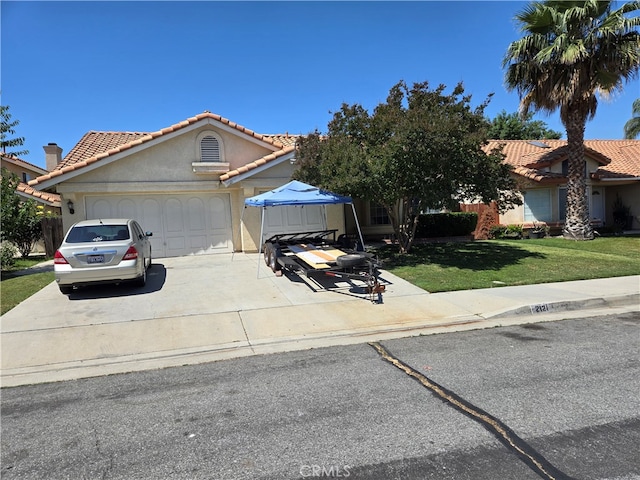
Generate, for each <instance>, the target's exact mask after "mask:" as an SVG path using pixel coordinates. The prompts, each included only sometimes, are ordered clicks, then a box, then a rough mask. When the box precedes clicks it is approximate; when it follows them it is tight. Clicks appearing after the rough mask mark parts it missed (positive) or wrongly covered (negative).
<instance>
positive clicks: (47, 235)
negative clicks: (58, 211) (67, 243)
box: [40, 217, 64, 257]
mask: <svg viewBox="0 0 640 480" xmlns="http://www.w3.org/2000/svg"><path fill="white" fill-rule="evenodd" d="M40 224H41V225H42V235H43V242H44V250H45V253H46V255H47V257H53V255H54V254H55V253H56V250H57V249H58V247H59V246H60V244H61V243H62V240H63V238H64V232H63V231H62V217H48V218H43V219H42V220H41V222H40Z"/></svg>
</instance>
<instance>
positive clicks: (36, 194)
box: [16, 182, 61, 207]
mask: <svg viewBox="0 0 640 480" xmlns="http://www.w3.org/2000/svg"><path fill="white" fill-rule="evenodd" d="M16 190H17V191H18V192H21V193H23V194H25V195H27V196H29V197H33V199H34V200H36V201H38V200H39V201H41V202H44V203H48V204H49V205H51V206H53V207H59V206H60V205H61V203H60V195H58V194H57V193H49V192H42V191H40V190H36V189H35V188H32V187H30V186H29V185H27V184H26V183H23V182H20V183H19V184H18V187H17V188H16Z"/></svg>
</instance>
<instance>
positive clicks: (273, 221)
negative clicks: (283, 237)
mask: <svg viewBox="0 0 640 480" xmlns="http://www.w3.org/2000/svg"><path fill="white" fill-rule="evenodd" d="M323 208H324V207H323V206H319V205H306V206H304V207H300V206H286V207H271V208H267V209H266V210H265V216H264V238H263V240H266V239H267V238H269V237H271V236H272V235H275V234H278V233H295V232H308V231H314V230H323V229H324V228H326V227H325V226H324V225H325V222H324V215H323Z"/></svg>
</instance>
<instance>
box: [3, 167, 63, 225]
mask: <svg viewBox="0 0 640 480" xmlns="http://www.w3.org/2000/svg"><path fill="white" fill-rule="evenodd" d="M0 166H1V167H2V168H6V169H7V170H8V171H9V172H11V173H13V174H15V175H16V176H17V177H18V179H19V180H20V183H19V184H18V188H16V193H17V194H18V195H19V196H20V197H22V198H24V199H31V200H34V201H35V202H36V203H37V204H38V205H42V206H43V207H44V208H45V209H46V210H48V211H52V212H54V213H59V212H60V195H58V194H56V193H50V192H44V191H41V190H36V189H35V188H33V187H30V186H29V185H28V184H27V182H29V181H30V180H32V179H34V178H36V177H39V176H41V175H46V174H47V173H48V172H47V171H46V170H45V169H44V168H40V167H38V166H37V165H33V164H31V163H29V162H27V161H25V160H22V159H20V158H17V157H10V156H6V155H1V156H0Z"/></svg>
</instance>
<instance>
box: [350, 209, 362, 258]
mask: <svg viewBox="0 0 640 480" xmlns="http://www.w3.org/2000/svg"><path fill="white" fill-rule="evenodd" d="M351 211H352V212H353V218H354V219H355V220H356V228H357V229H358V237H360V245H362V251H364V250H365V247H364V239H363V238H362V230H360V222H359V221H358V215H357V214H356V207H355V205H354V204H353V203H352V204H351Z"/></svg>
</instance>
